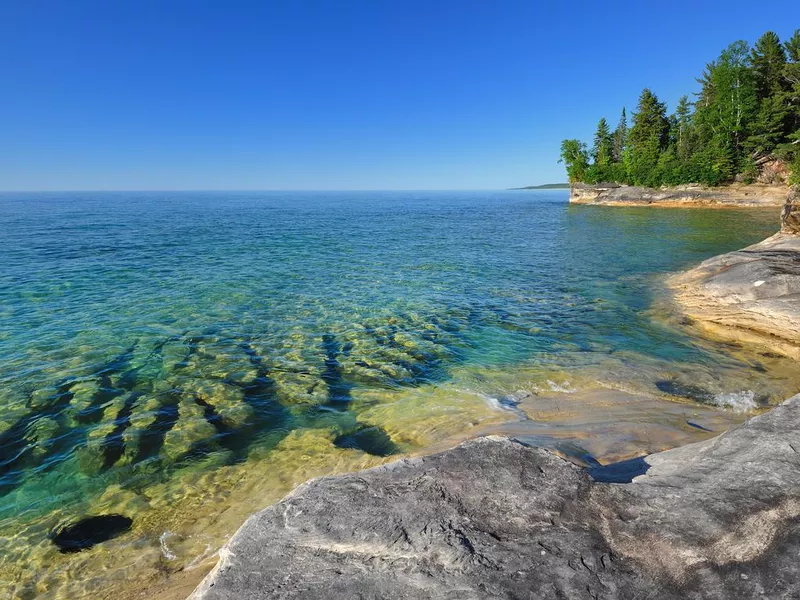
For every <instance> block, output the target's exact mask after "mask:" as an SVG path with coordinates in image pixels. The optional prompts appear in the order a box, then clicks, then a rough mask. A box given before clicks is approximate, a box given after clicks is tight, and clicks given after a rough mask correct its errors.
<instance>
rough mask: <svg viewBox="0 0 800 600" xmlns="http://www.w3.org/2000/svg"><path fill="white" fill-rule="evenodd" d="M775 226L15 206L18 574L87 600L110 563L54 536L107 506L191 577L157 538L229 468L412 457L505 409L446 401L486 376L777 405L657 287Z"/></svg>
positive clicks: (1, 578) (7, 573)
mask: <svg viewBox="0 0 800 600" xmlns="http://www.w3.org/2000/svg"><path fill="white" fill-rule="evenodd" d="M777 228H778V225H777V212H776V211H774V210H769V211H760V210H749V211H734V210H729V211H719V210H701V209H689V210H682V209H674V210H653V209H647V208H644V209H639V208H631V209H608V208H601V207H587V206H569V205H568V204H567V192H566V191H548V192H491V193H487V192H458V193H455V192H433V193H428V192H426V193H423V192H419V193H416V192H377V193H376V192H356V193H345V192H341V193H312V192H303V193H300V192H286V193H282V192H270V193H245V192H240V193H189V192H182V193H122V192H118V193H59V194H56V193H39V194H32V193H31V194H3V195H0V248H1V249H2V263H0V538H4V541H3V542H0V543H2V544H3V547H2V548H0V550H2V554H3V556H2V559H0V561H2V562H0V583H3V582H5V583H8V584H9V586H10V587H11V589H12V590H13V591H14V593H15V594H17V595H18V596H19V597H35V596H36V595H39V594H51V595H54V596H58V595H62V596H64V595H66V597H70V596H71V597H76V596H77V595H80V593H81V592H82V593H87V594H89V595H91V593H90V591H87V590H89V589H90V588H88V587H83V588H81V587H80V585H78V584H76V583H75V581H77V580H81V578H83V580H85V579H86V578H87V575H86V573H87V572H88V571H87V570H90V569H91V565H92V563H91V560H92V559H91V555H92V553H94V552H99V550H98V549H93V550H92V551H89V552H84V553H80V554H79V555H59V554H57V552H56V550H55V549H54V547H53V545H52V544H50V543H49V541H48V539H47V533H48V532H49V531H51V530H52V529H53V528H54V527H56V526H57V525H59V524H60V523H63V522H65V521H70V520H75V519H79V518H82V517H83V516H86V515H87V514H96V513H97V512H98V510H99V509H100V508H109V507H110V508H113V509H114V510H115V511H118V512H120V511H122V512H126V514H127V515H128V516H130V517H131V518H132V519H133V521H134V533H135V534H136V535H134V536H133V537H132V538H131V536H129V539H128V541H127V542H124V543H127V544H128V545H129V547H128V546H124V544H123V542H122V541H120V542H119V543H120V544H123V545H122V546H118V548H128V549H129V550H130V551H131V553H142V552H144V550H142V549H143V548H148V549H155V550H154V552H153V554H152V555H153V556H154V557H156V556H159V557H160V558H154V559H153V560H154V561H156V560H162V561H163V560H167V561H169V560H177V561H178V563H180V565H182V566H185V565H186V564H187V563H188V562H190V561H191V559H192V553H193V552H195V551H194V550H186V552H185V555H183V556H181V557H180V558H179V559H178V558H174V553H173V552H172V551H171V550H166V551H165V550H164V547H162V543H161V542H163V538H161V539H160V536H159V534H162V536H163V535H167V534H169V535H173V534H174V535H176V536H178V537H180V536H181V535H184V534H182V533H181V527H188V526H187V525H186V523H187V518H188V517H187V515H186V511H187V510H188V509H186V508H185V506H188V505H189V504H191V506H192V509H191V510H194V511H196V515H206V514H210V513H212V512H214V511H216V512H219V511H220V510H221V508H220V507H221V504H220V503H224V502H226V501H228V500H230V498H231V496H230V494H231V493H233V492H231V489H233V488H234V487H235V485H236V484H235V483H233V479H231V480H230V481H229V480H225V481H223V479H224V478H222V475H221V474H222V473H225V474H232V473H236V474H237V475H236V477H243V475H242V474H243V473H247V472H249V471H247V468H250V467H251V466H252V468H256V467H255V465H256V464H265V463H264V461H267V462H269V461H277V460H279V457H281V456H285V457H286V458H285V462H284V463H282V465H283V466H282V468H283V469H284V471H281V472H282V473H283V472H291V471H292V469H294V467H293V465H294V464H295V463H296V462H297V461H300V460H301V459H302V460H305V459H306V458H307V455H310V454H312V451H311V450H309V449H308V448H310V446H303V445H302V444H300V445H299V446H292V444H293V443H294V442H295V441H296V440H300V439H302V440H306V442H304V443H310V442H307V440H309V439H311V438H309V437H303V436H305V435H306V434H308V435H312V434H313V435H316V434H315V433H314V432H319V435H320V436H321V437H319V438H314V440H316V441H314V442H313V444H312V445H313V448H314V451H313V452H316V453H317V454H318V455H319V456H323V455H324V460H323V459H320V460H323V463H324V461H330V464H331V465H334V464H335V465H337V466H336V467H335V468H347V467H349V466H352V464H355V463H350V462H347V463H346V461H347V460H352V461H355V460H361V459H360V458H358V457H362V458H363V459H364V460H365V461H369V460H372V459H373V458H374V459H375V460H383V459H384V458H385V457H386V456H389V455H392V454H396V453H400V452H405V451H410V450H415V449H418V448H419V447H420V446H423V445H424V444H425V443H427V442H428V441H429V440H431V439H434V438H435V437H436V435H435V432H436V427H441V428H442V430H443V431H444V429H448V428H449V429H448V431H451V430H452V429H453V428H458V427H459V423H460V422H461V421H459V419H462V420H463V422H464V423H466V422H467V421H469V422H470V423H474V422H478V421H480V420H481V419H484V418H486V419H492V418H494V417H493V415H492V412H491V411H492V410H493V409H492V408H491V407H488V406H486V407H484V406H483V404H481V405H480V406H478V404H475V405H472V404H469V402H470V401H469V400H463V402H461V401H460V402H461V403H460V404H459V403H453V404H452V405H451V404H448V402H449V401H448V400H447V398H449V397H450V395H452V394H451V392H453V391H454V390H456V389H458V390H462V391H466V392H470V393H472V392H475V394H477V396H476V397H478V398H479V397H481V396H492V397H497V396H501V395H503V394H505V393H507V392H508V391H509V390H507V389H500V387H502V386H499V384H496V380H495V379H492V377H489V376H487V375H486V374H488V373H494V372H497V371H505V372H510V371H514V370H517V369H520V370H524V371H525V372H526V374H527V375H526V376H527V377H528V379H529V380H530V379H531V378H533V379H534V380H535V381H534V383H536V382H539V383H541V384H542V385H544V384H546V383H547V382H549V384H548V385H551V387H552V386H553V380H554V379H553V378H557V377H561V378H562V379H561V380H558V381H557V382H556V383H558V384H563V385H571V386H576V385H580V382H581V381H582V380H581V378H580V377H579V376H578V375H577V373H580V372H583V373H591V374H592V377H597V378H600V379H602V378H603V377H606V376H607V377H608V378H614V377H616V378H620V377H623V376H621V375H619V373H621V372H622V371H623V370H625V371H626V373H627V372H628V371H631V372H632V373H633V374H632V375H631V374H626V375H624V378H629V379H630V380H631V381H634V382H636V385H639V386H640V387H641V388H642V389H644V390H650V391H652V393H654V394H659V393H662V392H663V391H664V390H665V389H667V390H670V389H674V388H675V386H673V388H669V387H665V386H664V384H663V381H661V384H660V386H661V387H659V381H660V380H659V378H663V377H666V376H668V377H673V378H674V377H681V376H683V377H685V378H686V379H687V380H689V381H690V382H691V384H692V385H694V386H695V387H696V386H697V385H698V382H699V384H700V385H701V386H702V388H703V390H704V394H705V393H706V392H707V394H708V395H707V396H704V395H703V394H700V395H699V396H702V397H699V398H698V399H706V400H707V399H709V398H712V399H713V398H716V397H720V395H724V394H736V393H742V392H743V391H747V392H748V393H749V392H750V390H757V392H754V398H755V401H756V402H761V403H764V402H767V401H769V399H770V397H771V396H773V395H776V394H779V393H780V392H781V391H782V390H775V389H773V388H770V387H769V386H770V385H771V384H769V383H768V382H767V376H766V375H765V374H764V368H763V366H762V365H761V364H760V363H759V362H758V360H757V359H752V360H751V359H745V358H742V357H741V356H739V357H734V356H733V355H732V354H731V353H730V352H729V350H730V348H725V347H724V346H721V345H715V344H711V343H707V342H702V341H700V340H698V339H695V338H693V337H692V336H691V335H690V334H689V333H688V332H687V331H685V330H683V329H681V328H679V327H676V326H673V325H671V324H670V322H669V321H668V320H664V319H659V318H655V317H654V314H653V311H652V309H651V307H652V305H653V301H654V299H655V296H654V294H655V293H656V292H655V291H654V290H657V289H658V282H659V278H660V276H661V275H662V274H664V273H667V272H670V271H675V270H678V269H681V268H684V267H687V266H688V265H691V264H693V263H696V262H699V261H700V260H702V259H704V258H707V257H709V256H712V255H714V254H718V253H720V252H725V251H729V250H732V249H735V248H739V247H742V246H743V245H746V244H749V243H752V242H755V241H758V240H760V239H763V238H764V237H766V236H767V235H770V234H771V233H773V232H774V231H776V230H777ZM636 364H642V365H647V368H642V370H641V373H640V374H637V373H638V372H637V371H636V369H635V368H633V367H632V366H633V365H636ZM675 365H681V369H679V370H681V373H678V375H675V373H674V371H675ZM692 369H696V370H697V371H696V373H695V372H693V371H692ZM570 373H576V375H574V377H573V376H571V375H570ZM665 373H666V374H667V375H664V374H665ZM654 374H655V375H654ZM569 377H572V379H571V380H569V381H567V380H566V379H565V378H569ZM493 382H495V383H493ZM629 383H630V382H629ZM790 384H791V385H794V383H793V382H790ZM743 386H747V389H745V388H744V387H743ZM681 389H682V388H681ZM687 389H690V390H691V389H695V388H692V387H689V388H687ZM453 393H454V392H453ZM411 396H413V397H414V401H413V402H411V401H407V402H408V404H402V403H400V404H398V402H400V400H399V399H406V398H409V397H411ZM403 401H406V400H403ZM437 403H440V404H441V406H439V407H437V406H436V404H437ZM389 406H394V407H396V408H397V410H395V411H394V412H391V411H390V410H389V409H388V408H387V407H389ZM415 407H416V408H415ZM445 408H446V411H445ZM484 408H485V410H484ZM439 409H440V412H439V413H436V415H435V419H436V420H435V424H433V425H432V424H431V423H434V421H433V420H432V419H434V417H433V416H431V415H432V413H431V411H434V410H439ZM415 410H418V411H419V416H418V421H419V423H424V424H425V425H424V427H423V426H422V425H420V429H419V430H416V429H415V425H414V423H415V419H416V417H417V415H416V414H415V412H414V411H415ZM445 412H446V415H445ZM423 429H424V431H423ZM320 440H321V441H320ZM298 444H299V442H298ZM287 448H295V454H290V452H289V450H287ZM297 448H300V449H299V450H298V449H297ZM303 448H306V449H303ZM281 453H283V454H281ZM317 454H315V456H317ZM370 457H372V458H370ZM342 461H345V462H342ZM270 464H273V463H270ZM275 464H277V463H275ZM324 464H328V463H324ZM358 464H361V463H358ZM365 464H367V463H365ZM275 468H276V469H277V467H275ZM298 468H299V467H298ZM325 468H327V467H324V466H322V467H320V469H322V470H323V471H324V469H325ZM331 468H332V469H333V468H334V467H331ZM276 472H277V471H276ZM315 472H316V471H315ZM189 473H191V474H192V477H194V479H191V481H192V482H193V483H192V484H191V485H190V484H189V483H187V482H188V481H190V479H188V477H189V475H187V474H189ZM228 476H229V477H231V478H233V475H226V477H228ZM298 476H299V475H298ZM203 477H205V478H207V479H202V478H203ZM214 477H219V478H220V479H219V480H217V479H214V481H215V482H216V484H215V485H216V486H217V487H215V488H214V490H215V492H214V493H212V494H209V499H207V500H203V499H202V498H198V497H195V496H192V499H191V502H190V501H189V499H187V498H188V495H187V494H189V492H187V491H186V489H187V488H188V487H191V486H198V485H201V484H200V483H198V482H200V481H202V482H204V483H203V484H202V485H210V484H209V483H208V482H209V481H211V479H213V478H214ZM265 477H266V475H265ZM276 477H277V475H276ZM287 477H288V475H287ZM281 481H282V482H283V485H284V486H285V485H288V480H283V479H282V480H281ZM265 485H266V484H265ZM278 487H279V486H278ZM276 489H277V488H276ZM281 489H283V488H281ZM182 502H183V503H184V504H181V503H182ZM204 502H205V503H204ZM171 511H172V512H171ZM181 511H183V512H181ZM177 513H181V516H180V518H179V517H178V516H176V514H177ZM198 518H199V516H198ZM232 522H233V520H232ZM169 527H171V528H172V529H170V530H168V528H169ZM226 527H227V526H226ZM175 529H177V530H178V531H177V532H176V531H174V530H175ZM162 532H163V533H162ZM223 533H230V532H229V531H228V530H227V529H225V527H221V528H220V533H219V534H218V535H222V534H223ZM188 537H189V535H188V534H185V535H184V538H188ZM120 539H121V540H122V539H123V538H120ZM131 539H132V540H133V541H131ZM218 541H219V540H218V538H217V537H214V536H211V537H210V538H209V539H203V540H202V543H201V542H197V544H199V545H200V546H203V547H205V546H213V544H214V543H217V542H218ZM190 547H191V548H194V546H192V544H190V543H188V542H187V548H190ZM157 551H158V552H157ZM159 552H160V554H159ZM123 555H124V552H121V553H120V554H119V555H118V556H116V557H114V556H106V555H103V556H104V558H103V560H104V561H105V562H104V563H103V565H104V569H106V570H108V571H109V572H113V569H114V567H115V565H118V564H119V565H123V564H124V565H129V564H133V562H130V561H129V562H125V560H127V559H123V558H121V557H122V556H123ZM87 556H89V557H90V558H87ZM171 556H172V557H173V558H170V557H171ZM165 557H166V558H165ZM98 560H99V559H98ZM70 561H80V565H81V568H82V569H84V570H83V571H80V570H76V569H78V567H75V565H77V564H78V563H77V562H70ZM181 561H183V562H181ZM134 562H135V561H134ZM176 564H177V563H176ZM164 568H166V567H164ZM170 568H172V567H170ZM71 569H72V570H71ZM81 581H82V580H81ZM70 585H72V586H73V587H69V586H70ZM76 585H78V587H75V586H76ZM86 585H88V584H86ZM37 586H38V587H37ZM76 590H77V591H76Z"/></svg>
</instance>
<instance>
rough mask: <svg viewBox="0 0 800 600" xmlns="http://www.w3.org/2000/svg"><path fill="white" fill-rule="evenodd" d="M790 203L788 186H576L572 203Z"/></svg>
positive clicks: (716, 204) (633, 204) (613, 204)
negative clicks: (787, 198) (787, 194)
mask: <svg viewBox="0 0 800 600" xmlns="http://www.w3.org/2000/svg"><path fill="white" fill-rule="evenodd" d="M785 199H786V186H785V185H780V184H779V185H765V184H739V183H737V184H733V185H728V186H723V187H715V188H709V187H703V186H700V185H680V186H675V187H669V188H657V189H656V188H646V187H637V186H631V185H618V184H598V185H587V184H582V183H576V184H574V185H573V186H572V188H571V190H570V202H572V203H575V204H598V205H610V206H665V207H670V206H679V207H680V206H686V207H691V206H706V207H724V206H742V207H760V206H781V205H782V204H783V203H784V201H785Z"/></svg>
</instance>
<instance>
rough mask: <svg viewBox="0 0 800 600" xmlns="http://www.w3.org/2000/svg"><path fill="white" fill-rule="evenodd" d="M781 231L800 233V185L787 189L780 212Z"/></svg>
mask: <svg viewBox="0 0 800 600" xmlns="http://www.w3.org/2000/svg"><path fill="white" fill-rule="evenodd" d="M781 231H782V232H783V233H790V234H795V235H800V186H798V185H796V186H794V187H792V189H791V190H790V191H789V196H788V197H787V198H786V204H784V205H783V212H782V213H781Z"/></svg>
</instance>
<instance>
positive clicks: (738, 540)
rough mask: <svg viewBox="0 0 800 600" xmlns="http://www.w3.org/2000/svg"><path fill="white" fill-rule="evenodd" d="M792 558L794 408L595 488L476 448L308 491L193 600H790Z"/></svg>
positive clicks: (580, 477)
mask: <svg viewBox="0 0 800 600" xmlns="http://www.w3.org/2000/svg"><path fill="white" fill-rule="evenodd" d="M644 471H646V472H645V473H644V474H643V475H640V476H638V477H636V478H635V479H633V481H632V482H631V483H625V484H611V483H603V482H602V481H603V480H606V481H619V480H620V474H623V475H624V474H625V473H630V474H632V475H633V474H637V473H642V472H644ZM623 479H624V477H623ZM799 552H800V395H798V396H795V397H794V398H792V399H790V400H788V401H786V402H785V403H784V404H782V405H781V406H779V407H777V408H775V409H773V410H772V411H770V412H768V413H766V414H764V415H761V416H758V417H755V418H753V419H751V420H749V421H747V422H746V423H745V424H743V425H742V426H740V427H738V428H736V429H733V430H731V431H729V432H727V433H725V434H723V435H721V436H719V437H716V438H713V439H710V440H707V441H704V442H700V443H696V444H691V445H688V446H684V447H682V448H678V449H675V450H669V451H667V452H663V453H659V454H655V455H651V456H649V457H647V458H646V459H643V460H642V459H636V460H634V461H628V463H627V464H625V465H619V466H617V467H605V468H596V469H595V470H594V478H593V477H591V476H590V474H589V473H588V472H587V471H586V470H584V469H581V468H579V467H577V466H575V465H574V464H572V463H569V462H567V461H565V460H563V459H561V458H559V457H557V456H555V455H554V454H551V453H550V452H548V451H546V450H543V449H539V448H534V447H530V446H526V445H523V444H522V443H520V442H516V441H514V440H511V439H508V438H498V437H491V438H479V439H475V440H471V441H468V442H465V443H463V444H462V445H460V446H458V447H457V448H454V449H452V450H448V451H446V452H443V453H441V454H436V455H432V456H427V457H424V458H413V459H403V460H399V461H397V462H394V463H390V464H388V465H385V466H382V467H378V468H375V469H370V470H368V471H363V472H360V473H353V474H349V475H342V476H337V477H324V478H321V479H316V480H313V481H311V482H309V483H306V484H304V485H302V486H300V487H299V488H297V489H296V490H295V491H294V492H292V493H291V494H290V495H289V496H287V497H286V498H285V499H284V500H282V501H281V502H279V503H277V504H275V505H273V506H271V507H269V508H267V509H266V510H264V511H262V512H260V513H258V514H256V515H254V516H252V517H251V518H250V519H249V520H248V521H247V522H246V523H245V524H244V525H243V526H242V527H241V529H240V530H239V531H238V532H237V533H236V534H235V536H234V537H233V538H232V539H231V540H230V541H229V543H228V544H227V545H226V546H225V548H224V549H223V550H222V551H221V552H220V561H219V564H218V565H217V567H216V568H215V569H214V570H213V571H212V572H211V573H210V574H209V576H208V577H207V578H206V579H205V580H204V581H203V583H202V584H201V585H200V586H199V587H198V589H197V590H195V592H194V594H193V595H192V598H193V599H195V600H222V599H236V600H247V599H255V598H325V599H326V600H327V599H328V598H334V597H342V598H400V599H402V598H415V599H416V598H442V599H444V598H459V599H460V598H544V599H547V598H553V599H556V598H558V599H561V598H595V599H599V598H608V599H612V598H614V599H616V598H623V599H624V598H629V599H633V598H649V599H656V598H659V599H666V598H681V599H699V598H796V597H798V596H800V563H798V561H797V556H798V553H799Z"/></svg>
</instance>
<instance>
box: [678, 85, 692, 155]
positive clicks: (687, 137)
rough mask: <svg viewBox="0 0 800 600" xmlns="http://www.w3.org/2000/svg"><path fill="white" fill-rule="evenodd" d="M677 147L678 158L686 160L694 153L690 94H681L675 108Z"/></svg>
mask: <svg viewBox="0 0 800 600" xmlns="http://www.w3.org/2000/svg"><path fill="white" fill-rule="evenodd" d="M673 118H674V123H675V135H674V137H675V148H676V153H677V155H678V159H679V160H681V161H685V160H687V159H688V158H689V155H691V153H692V105H691V103H690V102H689V98H688V96H681V97H680V100H678V106H677V107H676V108H675V115H674V117H673Z"/></svg>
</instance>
